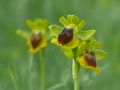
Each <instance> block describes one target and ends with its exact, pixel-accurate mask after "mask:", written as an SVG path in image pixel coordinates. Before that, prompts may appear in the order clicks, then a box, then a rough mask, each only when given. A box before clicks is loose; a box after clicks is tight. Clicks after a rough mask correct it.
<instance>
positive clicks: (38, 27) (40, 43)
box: [17, 19, 48, 53]
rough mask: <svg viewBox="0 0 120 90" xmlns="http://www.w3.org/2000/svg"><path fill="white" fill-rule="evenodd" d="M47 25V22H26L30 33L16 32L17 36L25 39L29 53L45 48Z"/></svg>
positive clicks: (37, 20)
mask: <svg viewBox="0 0 120 90" xmlns="http://www.w3.org/2000/svg"><path fill="white" fill-rule="evenodd" d="M47 25H48V24H47V20H42V19H36V20H34V21H31V20H27V26H28V27H29V28H30V30H31V32H25V31H23V30H17V34H19V35H21V36H23V37H24V38H25V39H26V41H27V45H28V46H29V51H30V52H31V53H36V52H38V51H39V50H41V49H42V48H44V47H46V45H47V39H48V37H46V35H47Z"/></svg>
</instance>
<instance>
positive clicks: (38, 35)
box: [30, 31, 42, 49]
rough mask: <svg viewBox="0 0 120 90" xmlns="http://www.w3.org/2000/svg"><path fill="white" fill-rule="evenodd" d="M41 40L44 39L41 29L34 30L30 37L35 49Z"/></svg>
mask: <svg viewBox="0 0 120 90" xmlns="http://www.w3.org/2000/svg"><path fill="white" fill-rule="evenodd" d="M41 40H42V35H41V33H40V32H39V31H35V32H32V34H31V37H30V43H31V45H32V48H33V49H35V48H37V47H38V46H39V44H40V42H41Z"/></svg>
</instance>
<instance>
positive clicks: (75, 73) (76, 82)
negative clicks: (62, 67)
mask: <svg viewBox="0 0 120 90" xmlns="http://www.w3.org/2000/svg"><path fill="white" fill-rule="evenodd" d="M78 65H79V63H78V62H77V61H76V60H75V59H73V67H72V68H73V69H72V70H73V71H72V72H73V80H74V90H80V89H79V80H78V72H79V67H78Z"/></svg>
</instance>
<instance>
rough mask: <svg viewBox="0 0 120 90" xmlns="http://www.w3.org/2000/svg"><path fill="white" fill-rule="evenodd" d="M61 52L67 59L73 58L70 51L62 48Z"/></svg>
mask: <svg viewBox="0 0 120 90" xmlns="http://www.w3.org/2000/svg"><path fill="white" fill-rule="evenodd" d="M62 51H63V53H64V54H65V55H66V56H67V57H68V58H73V52H72V49H68V48H63V49H62Z"/></svg>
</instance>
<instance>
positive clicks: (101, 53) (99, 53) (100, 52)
mask: <svg viewBox="0 0 120 90" xmlns="http://www.w3.org/2000/svg"><path fill="white" fill-rule="evenodd" d="M93 51H94V53H95V55H96V59H97V60H101V59H104V58H105V57H106V56H107V52H105V51H104V50H99V49H95V50H93Z"/></svg>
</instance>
